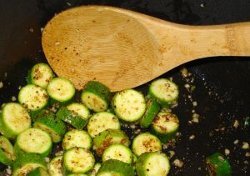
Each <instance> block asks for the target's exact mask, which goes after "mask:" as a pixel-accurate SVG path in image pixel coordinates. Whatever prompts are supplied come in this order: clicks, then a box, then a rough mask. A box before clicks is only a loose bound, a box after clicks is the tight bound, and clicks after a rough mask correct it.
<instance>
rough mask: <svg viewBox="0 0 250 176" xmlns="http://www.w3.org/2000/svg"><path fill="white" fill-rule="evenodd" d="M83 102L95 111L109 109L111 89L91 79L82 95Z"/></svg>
mask: <svg viewBox="0 0 250 176" xmlns="http://www.w3.org/2000/svg"><path fill="white" fill-rule="evenodd" d="M81 99H82V102H83V103H84V104H85V105H86V106H87V107H88V108H89V109H91V110H93V111H95V112H103V111H106V110H107V109H108V105H109V101H110V90H109V88H108V87H106V86H105V85H103V84H102V83H100V82H97V81H89V82H88V83H87V84H86V85H85V87H84V89H83V91H82V95H81Z"/></svg>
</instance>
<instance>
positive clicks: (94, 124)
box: [87, 112, 120, 137]
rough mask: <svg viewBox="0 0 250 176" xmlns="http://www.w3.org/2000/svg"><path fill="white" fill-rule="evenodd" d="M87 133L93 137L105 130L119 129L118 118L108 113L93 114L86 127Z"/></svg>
mask: <svg viewBox="0 0 250 176" xmlns="http://www.w3.org/2000/svg"><path fill="white" fill-rule="evenodd" d="M87 129H88V133H89V134H90V136H91V137H95V136H96V135H98V134H99V133H101V132H102V131H104V130H107V129H120V122H119V120H118V118H117V117H116V116H115V115H114V114H112V113H109V112H99V113H96V114H94V115H93V116H92V117H91V118H90V119H89V123H88V125H87Z"/></svg>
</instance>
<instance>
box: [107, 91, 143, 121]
mask: <svg viewBox="0 0 250 176" xmlns="http://www.w3.org/2000/svg"><path fill="white" fill-rule="evenodd" d="M112 105H113V109H114V111H115V113H116V115H117V116H118V117H119V118H120V119H122V120H124V121H127V122H135V121H137V120H139V119H140V118H141V117H142V116H143V114H144V112H145V110H146V102H145V98H144V96H143V94H141V93H140V92H138V91H136V90H133V89H128V90H123V91H121V92H118V93H116V95H115V96H114V98H113V100H112Z"/></svg>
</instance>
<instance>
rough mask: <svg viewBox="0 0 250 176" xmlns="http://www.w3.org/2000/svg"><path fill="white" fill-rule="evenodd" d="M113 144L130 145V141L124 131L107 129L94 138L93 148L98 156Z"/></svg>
mask: <svg viewBox="0 0 250 176" xmlns="http://www.w3.org/2000/svg"><path fill="white" fill-rule="evenodd" d="M112 144H122V145H125V146H127V147H128V146H129V145H130V141H129V138H128V136H127V135H126V134H125V133H124V132H123V131H121V130H115V129H107V130H105V131H103V132H101V133H99V134H98V135H97V136H96V137H95V138H94V140H93V149H94V150H95V152H96V154H97V155H98V156H102V154H103V152H104V150H105V149H106V148H107V147H109V146H110V145H112Z"/></svg>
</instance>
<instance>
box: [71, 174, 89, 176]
mask: <svg viewBox="0 0 250 176" xmlns="http://www.w3.org/2000/svg"><path fill="white" fill-rule="evenodd" d="M67 176H88V175H86V174H69V175H67Z"/></svg>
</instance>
